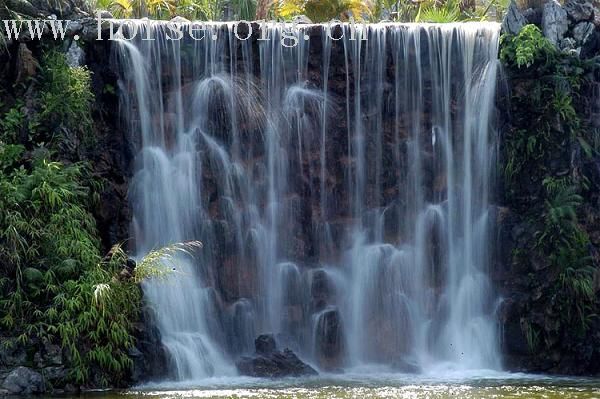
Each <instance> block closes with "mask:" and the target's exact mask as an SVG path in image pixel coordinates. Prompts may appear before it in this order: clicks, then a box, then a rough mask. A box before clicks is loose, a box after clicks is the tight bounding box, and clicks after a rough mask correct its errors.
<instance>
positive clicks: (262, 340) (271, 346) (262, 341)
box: [254, 334, 277, 355]
mask: <svg viewBox="0 0 600 399" xmlns="http://www.w3.org/2000/svg"><path fill="white" fill-rule="evenodd" d="M254 346H255V347H256V353H258V354H260V355H268V354H270V353H272V352H273V351H275V350H276V349H277V344H276V343H275V338H274V337H273V334H262V335H259V336H258V338H256V340H255V341H254Z"/></svg>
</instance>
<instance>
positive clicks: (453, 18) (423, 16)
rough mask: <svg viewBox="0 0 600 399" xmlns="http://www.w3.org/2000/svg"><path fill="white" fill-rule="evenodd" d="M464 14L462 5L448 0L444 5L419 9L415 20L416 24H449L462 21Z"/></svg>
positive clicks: (434, 4)
mask: <svg viewBox="0 0 600 399" xmlns="http://www.w3.org/2000/svg"><path fill="white" fill-rule="evenodd" d="M461 17H462V13H461V9H460V5H459V3H458V2H456V1H454V0H448V1H446V2H445V3H444V4H442V5H441V6H440V5H437V4H436V3H431V4H429V5H427V6H425V7H422V8H420V9H419V13H418V14H417V17H416V18H415V21H416V22H434V23H449V22H458V21H460V20H461Z"/></svg>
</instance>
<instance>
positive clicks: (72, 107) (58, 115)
mask: <svg viewBox="0 0 600 399" xmlns="http://www.w3.org/2000/svg"><path fill="white" fill-rule="evenodd" d="M42 71H43V77H42V78H43V81H44V84H43V85H42V89H41V99H40V100H41V112H40V122H41V123H43V125H44V126H46V127H50V128H56V127H58V126H60V125H64V126H69V127H71V128H77V129H80V130H86V129H89V128H90V127H91V124H92V119H91V106H92V102H93V100H94V95H93V93H92V91H91V89H90V82H91V76H90V72H89V71H88V70H87V68H85V67H70V66H69V65H68V64H67V60H66V58H65V56H64V54H62V53H59V52H57V51H51V52H49V53H47V54H46V55H45V56H44V59H43V62H42Z"/></svg>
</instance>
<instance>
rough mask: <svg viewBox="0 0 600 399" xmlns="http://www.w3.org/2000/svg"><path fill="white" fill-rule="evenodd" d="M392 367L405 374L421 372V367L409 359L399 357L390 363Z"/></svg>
mask: <svg viewBox="0 0 600 399" xmlns="http://www.w3.org/2000/svg"><path fill="white" fill-rule="evenodd" d="M392 368H393V369H394V370H396V371H399V372H401V373H406V374H419V373H421V372H423V370H422V369H421V367H420V366H419V365H418V364H416V363H413V362H411V361H409V360H405V359H399V360H396V361H394V362H393V363H392Z"/></svg>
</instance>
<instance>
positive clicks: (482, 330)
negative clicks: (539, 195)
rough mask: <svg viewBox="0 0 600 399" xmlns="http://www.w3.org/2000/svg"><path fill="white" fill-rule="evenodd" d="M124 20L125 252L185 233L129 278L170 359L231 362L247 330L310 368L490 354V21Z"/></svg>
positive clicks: (181, 373) (475, 359)
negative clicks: (181, 26)
mask: <svg viewBox="0 0 600 399" xmlns="http://www.w3.org/2000/svg"><path fill="white" fill-rule="evenodd" d="M138 24H139V26H138V30H139V31H140V34H139V35H138V37H137V38H136V39H134V40H132V41H119V42H118V45H117V46H116V47H117V60H118V65H119V71H120V72H119V74H120V80H119V82H120V93H121V112H122V115H123V120H124V121H125V123H126V127H127V128H128V129H129V131H130V137H131V141H132V145H133V147H134V152H135V154H136V155H135V166H134V176H133V178H132V180H131V187H130V198H131V206H132V209H133V222H132V224H133V234H134V235H135V243H136V246H137V252H138V254H139V255H140V256H141V255H143V254H145V253H147V252H148V251H150V250H151V249H152V248H155V247H157V246H161V245H165V244H168V243H173V242H180V241H185V240H200V241H202V242H203V244H204V248H203V250H202V251H200V252H199V253H198V254H196V255H195V256H194V257H193V258H190V257H185V258H181V259H178V262H177V267H176V270H175V272H174V273H171V274H170V276H169V277H168V278H167V279H166V281H163V280H160V281H156V280H152V281H146V282H144V284H143V289H144V294H145V298H146V300H147V302H148V303H149V304H150V305H151V306H152V308H153V309H154V311H155V314H156V320H157V326H158V328H159V330H160V332H161V336H162V342H163V344H164V346H165V347H166V349H167V351H168V353H169V358H170V363H171V364H170V366H171V370H172V373H173V377H174V378H175V379H177V380H189V379H191V380H198V379H201V378H205V377H208V376H222V375H235V374H236V371H235V367H234V361H235V359H236V357H237V356H239V355H240V354H248V353H251V352H252V351H253V340H254V338H255V337H256V336H257V335H258V334H260V333H266V332H272V333H275V334H276V337H277V340H278V342H279V344H280V345H285V346H289V347H291V348H293V349H294V350H295V351H296V352H297V353H298V354H299V355H300V357H301V358H303V359H304V360H305V361H308V362H311V363H312V364H313V365H315V367H319V368H321V369H323V370H327V369H331V368H339V367H343V368H351V367H355V366H362V365H365V364H380V365H387V366H390V367H392V368H393V367H396V366H397V365H398V364H407V363H408V364H413V365H415V366H417V367H419V368H421V369H422V370H423V371H424V372H427V371H428V370H431V369H432V368H435V367H439V366H440V365H442V366H443V367H446V368H450V369H458V370H468V369H499V368H500V367H501V362H500V355H499V351H498V342H497V340H498V337H497V336H498V332H497V326H496V322H495V315H494V302H495V299H496V298H495V296H494V290H493V287H492V286H491V284H490V281H489V278H488V268H489V266H490V262H491V257H490V247H489V245H490V242H491V238H490V230H491V227H492V220H491V216H490V201H491V200H492V199H493V186H494V184H493V180H492V176H493V166H494V164H495V140H496V131H495V129H494V98H495V87H496V68H497V52H498V32H499V26H498V25H497V24H493V23H468V24H445V25H434V24H375V25H368V26H367V27H366V28H365V31H364V35H365V37H366V38H367V40H354V41H353V40H350V32H349V27H348V26H345V27H344V28H343V29H344V32H345V34H346V35H345V37H344V38H343V39H341V40H332V39H331V38H330V37H328V36H327V35H326V29H325V28H322V27H321V28H320V27H315V26H299V27H297V28H295V29H297V30H299V31H300V35H301V36H300V37H302V36H303V35H304V33H310V34H311V35H312V36H311V41H303V40H300V41H299V44H298V46H296V47H293V48H284V47H283V46H281V43H280V39H281V35H282V28H281V27H271V28H270V29H269V39H268V40H265V41H260V42H256V41H253V40H247V41H240V40H238V39H236V38H235V37H234V25H233V24H231V23H229V24H225V23H212V24H208V32H207V37H208V38H210V37H211V36H212V34H213V33H214V34H218V35H217V37H218V39H217V40H208V39H206V40H203V41H190V40H187V41H186V40H182V41H171V40H167V37H166V25H165V23H162V22H151V23H148V22H144V23H142V22H138ZM315 32H316V36H315ZM148 37H151V38H152V39H154V40H142V38H148ZM315 41H318V42H319V44H320V46H319V47H320V49H318V50H317V51H316V52H314V53H313V52H311V48H310V46H311V45H313V44H312V43H313V42H315ZM340 59H343V63H342V65H343V68H340V67H339V65H340V61H339V60H340ZM315 70H316V71H320V72H319V74H318V78H315V74H314V71H315ZM340 82H341V84H342V87H340ZM334 83H335V85H333V86H332V84H334ZM332 351H333V352H335V353H334V355H332Z"/></svg>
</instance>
